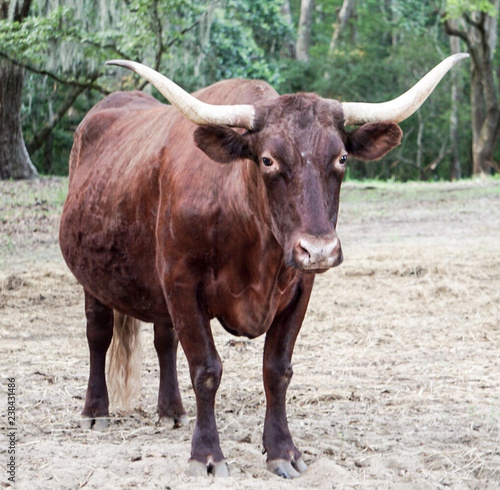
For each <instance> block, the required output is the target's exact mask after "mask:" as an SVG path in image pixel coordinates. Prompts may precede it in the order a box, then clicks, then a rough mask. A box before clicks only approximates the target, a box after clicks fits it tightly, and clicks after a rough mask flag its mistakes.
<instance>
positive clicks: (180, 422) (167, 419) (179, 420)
mask: <svg viewBox="0 0 500 490" xmlns="http://www.w3.org/2000/svg"><path fill="white" fill-rule="evenodd" d="M157 425H163V426H164V425H166V426H168V425H171V426H172V428H173V429H179V428H180V427H185V426H186V425H189V417H188V416H187V415H186V414H183V415H179V416H175V417H171V416H169V415H164V416H163V417H159V418H158V423H157Z"/></svg>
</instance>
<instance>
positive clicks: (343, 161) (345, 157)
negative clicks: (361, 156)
mask: <svg viewBox="0 0 500 490" xmlns="http://www.w3.org/2000/svg"><path fill="white" fill-rule="evenodd" d="M345 162H347V155H342V156H341V157H340V158H339V163H340V164H341V165H344V164H345Z"/></svg>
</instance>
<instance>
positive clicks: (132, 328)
mask: <svg viewBox="0 0 500 490" xmlns="http://www.w3.org/2000/svg"><path fill="white" fill-rule="evenodd" d="M140 330H141V322H140V321H139V320H137V319H135V318H133V317H131V316H127V315H124V314H123V313H120V312H118V311H116V310H115V311H114V325H113V340H112V341H111V348H110V356H109V365H108V376H107V378H108V388H109V398H110V402H111V404H112V405H113V407H115V408H116V409H120V410H125V411H130V410H131V408H132V401H133V399H134V398H136V397H137V396H138V395H139V394H140V392H141V361H142V355H141V343H140V335H139V334H140Z"/></svg>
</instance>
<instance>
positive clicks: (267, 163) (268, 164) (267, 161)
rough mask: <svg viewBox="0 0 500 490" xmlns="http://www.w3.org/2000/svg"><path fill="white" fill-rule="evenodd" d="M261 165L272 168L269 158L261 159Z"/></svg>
mask: <svg viewBox="0 0 500 490" xmlns="http://www.w3.org/2000/svg"><path fill="white" fill-rule="evenodd" d="M262 165H264V166H265V167H272V166H273V161H272V160H271V159H270V158H267V157H262Z"/></svg>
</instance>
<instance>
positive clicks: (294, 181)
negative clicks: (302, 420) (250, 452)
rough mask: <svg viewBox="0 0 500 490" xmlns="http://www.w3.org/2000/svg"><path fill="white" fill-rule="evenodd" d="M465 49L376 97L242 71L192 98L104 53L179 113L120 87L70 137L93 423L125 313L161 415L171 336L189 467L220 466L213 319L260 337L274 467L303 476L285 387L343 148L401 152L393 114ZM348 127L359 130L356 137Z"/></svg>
mask: <svg viewBox="0 0 500 490" xmlns="http://www.w3.org/2000/svg"><path fill="white" fill-rule="evenodd" d="M466 56H467V55H455V56H454V57H450V58H448V59H447V60H445V61H443V62H442V63H440V64H439V65H438V66H437V67H436V68H434V70H432V71H431V72H430V73H429V74H427V75H426V76H425V77H424V78H423V79H422V80H421V81H420V82H419V83H417V85H415V87H413V88H412V89H411V90H410V91H408V92H407V93H406V94H404V95H403V96H401V97H399V98H398V99H395V100H394V101H391V102H386V103H382V104H358V103H343V104H341V103H340V102H337V101H333V100H327V99H323V98H321V97H319V96H317V95H315V94H305V93H299V94H296V95H284V96H281V97H280V96H278V94H277V93H276V92H275V91H274V90H273V89H272V88H271V87H270V86H269V85H268V84H266V83H264V82H260V81H243V80H229V81H224V82H220V83H216V84H215V85H212V86H210V87H208V88H206V89H203V90H200V91H199V92H197V93H196V94H195V96H194V97H193V96H190V95H189V94H187V93H186V92H184V91H183V90H182V89H180V88H179V87H178V86H177V85H175V84H174V83H173V82H171V81H170V80H168V79H166V78H165V77H163V76H162V75H160V74H159V73H157V72H155V71H154V70H151V69H149V68H147V67H145V66H143V65H140V64H137V63H133V62H126V61H114V62H111V64H117V65H121V66H125V67H127V68H130V69H132V70H134V71H136V72H137V73H139V74H140V75H141V76H143V77H145V78H146V79H147V80H149V81H150V82H151V83H153V85H155V86H156V87H157V88H158V89H159V90H160V92H162V93H163V94H164V95H165V97H166V98H167V99H169V100H170V102H171V103H172V104H173V105H174V106H175V107H173V106H166V105H164V104H161V103H160V102H158V101H157V100H155V99H154V98H152V97H150V96H148V95H145V94H143V93H140V92H131V93H114V94H112V95H110V96H109V97H107V98H105V99H104V100H103V101H102V102H100V103H99V104H97V105H96V106H95V107H94V108H93V109H92V110H91V111H90V112H89V114H88V115H87V116H86V117H85V119H84V120H83V121H82V123H81V124H80V126H79V128H78V130H77V132H76V135H75V142H74V146H73V150H72V153H71V159H70V183H69V193H68V198H67V200H66V204H65V207H64V211H63V216H62V221H61V228H60V246H61V250H62V253H63V255H64V258H65V260H66V262H67V264H68V266H69V267H70V269H71V270H72V272H73V273H74V275H75V276H76V278H77V279H78V281H79V282H80V283H81V284H82V286H83V288H84V291H85V312H86V316H87V338H88V343H89V348H90V377H89V383H88V390H87V396H86V401H85V407H84V409H83V416H84V418H85V420H86V425H87V426H89V427H90V426H92V424H94V423H95V424H99V423H100V420H102V418H106V417H108V416H109V412H108V392H107V387H106V380H105V370H104V366H105V357H106V352H107V350H108V347H109V345H110V342H111V340H112V337H113V319H114V318H115V335H117V336H122V337H124V341H125V342H126V341H127V340H129V336H130V335H129V334H130V332H131V331H132V330H133V329H132V330H131V329H130V328H129V327H130V325H131V321H129V320H130V318H131V317H134V318H136V319H139V320H142V321H144V322H151V323H153V324H154V334H155V338H154V343H155V347H156V351H157V353H158V358H159V364H160V389H159V396H158V412H159V416H160V417H170V418H173V419H174V420H175V421H179V420H181V419H182V418H183V417H185V413H186V412H185V411H184V408H183V405H182V401H181V396H180V393H179V387H178V382H177V373H176V352H177V344H178V341H180V343H181V345H182V347H183V349H184V352H185V354H186V357H187V360H188V363H189V369H190V375H191V380H192V384H193V388H194V391H195V395H196V423H195V427H194V434H193V438H192V450H191V460H190V461H191V463H190V467H191V472H192V473H194V474H207V471H208V472H211V473H213V474H215V475H227V467H226V464H225V462H224V456H223V454H222V451H221V448H220V445H219V436H218V433H217V428H216V422H215V413H214V399H215V394H216V391H217V388H218V386H219V383H220V380H221V374H222V365H221V361H220V358H219V356H218V354H217V351H216V349H215V346H214V342H213V338H212V333H211V330H210V319H212V318H218V319H219V321H220V323H221V324H222V325H223V326H224V328H225V329H226V330H228V331H229V332H231V333H232V334H235V335H244V336H247V337H250V338H253V337H257V336H258V335H262V334H266V342H265V348H264V365H263V377H264V386H265V393H266V399H267V410H266V415H265V422H264V433H263V444H264V449H265V451H266V452H267V465H268V468H269V470H271V471H273V472H274V473H276V474H278V475H281V476H283V477H287V478H291V477H296V476H299V475H300V473H302V472H304V471H305V469H306V465H305V463H304V461H303V459H302V457H301V453H300V451H299V450H298V449H297V448H296V447H295V445H294V443H293V441H292V436H291V434H290V431H289V429H288V425H287V419H286V408H285V398H286V390H287V387H288V385H289V383H290V379H291V377H292V366H291V358H292V351H293V347H294V344H295V340H296V338H297V334H298V333H299V330H300V327H301V324H302V321H303V319H304V315H305V313H306V308H307V304H308V301H309V297H310V294H311V290H312V287H313V282H314V276H315V273H318V272H323V271H325V270H327V269H329V268H330V267H334V266H336V265H338V264H340V263H341V261H342V251H341V247H340V242H339V239H338V237H337V234H336V232H335V226H336V222H337V212H338V207H339V192H340V185H341V182H342V178H343V176H344V172H345V165H346V159H347V155H348V154H349V155H352V156H353V157H355V158H362V159H365V160H375V159H378V158H380V157H382V156H383V155H384V154H386V153H387V152H388V151H390V150H391V149H392V148H394V147H395V146H396V145H398V144H399V142H400V139H401V134H402V133H401V130H400V128H399V126H398V125H397V122H399V121H401V120H403V119H405V118H406V117H408V116H409V115H410V114H412V113H413V112H414V111H415V110H416V109H417V108H418V107H419V106H420V105H421V104H422V103H423V101H424V100H425V98H426V97H427V96H428V95H429V94H430V93H431V92H432V90H433V89H434V87H435V85H436V84H437V83H438V82H439V80H440V79H441V78H442V77H443V76H444V74H445V73H446V72H447V71H448V70H449V69H450V68H451V66H452V65H453V64H454V63H456V62H457V61H459V60H460V59H463V58H464V57H466ZM202 101H203V102H202ZM212 104H225V105H212ZM347 125H361V126H360V127H359V128H357V129H355V130H354V131H351V132H349V131H347V130H346V129H345V127H346V126H347ZM232 128H238V129H236V130H235V129H232ZM244 130H245V131H244ZM193 140H194V141H193ZM123 315H125V318H126V320H125V321H120V322H117V321H116V319H117V318H123Z"/></svg>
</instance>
